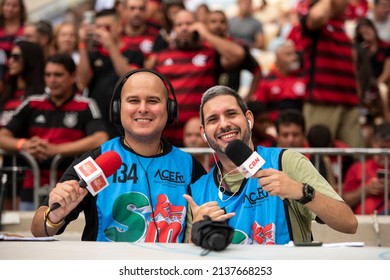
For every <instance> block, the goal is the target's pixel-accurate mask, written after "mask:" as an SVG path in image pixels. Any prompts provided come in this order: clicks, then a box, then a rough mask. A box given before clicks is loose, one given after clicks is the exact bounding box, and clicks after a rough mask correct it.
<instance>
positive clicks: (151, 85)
mask: <svg viewBox="0 0 390 280" xmlns="http://www.w3.org/2000/svg"><path fill="white" fill-rule="evenodd" d="M170 95H171V96H172V97H173V98H171V97H170ZM110 107H111V111H110V119H111V122H112V123H113V124H115V125H117V126H118V128H120V131H121V134H122V137H117V138H114V139H111V140H109V141H108V142H105V143H103V144H102V145H101V146H100V147H98V148H96V149H94V150H92V151H90V152H87V153H86V154H84V155H83V156H82V157H80V158H79V159H77V160H76V161H75V162H74V163H73V164H72V166H70V167H69V168H68V169H67V171H66V172H65V174H64V176H63V177H62V178H61V180H60V182H59V183H58V184H57V185H56V187H55V188H54V189H53V190H52V191H51V193H50V194H49V196H48V197H47V198H46V199H45V201H44V203H43V204H42V205H41V206H40V207H39V208H38V209H37V211H36V213H35V216H34V219H33V222H32V226H31V232H32V233H33V235H34V236H47V235H55V234H61V233H62V232H63V231H64V230H65V228H66V226H67V225H68V224H69V223H70V222H71V221H73V220H75V219H77V217H78V215H79V214H80V212H82V211H84V214H85V219H86V225H85V228H84V232H83V235H82V240H87V241H123V242H182V241H183V239H184V231H185V230H184V229H185V226H186V211H187V202H186V200H185V199H184V198H183V194H185V193H187V188H188V186H189V184H190V183H193V182H195V180H196V179H198V178H199V177H200V176H201V175H203V174H205V173H206V172H205V170H204V168H203V167H202V165H201V164H200V163H199V162H198V161H197V160H196V159H195V158H194V157H192V156H191V155H189V154H188V153H185V152H183V151H181V150H180V149H178V148H176V147H174V146H172V145H171V144H170V143H168V142H167V141H166V140H165V139H163V138H162V137H161V134H162V132H163V130H164V128H165V126H166V124H172V123H174V122H175V121H176V119H177V116H178V112H177V102H176V98H175V94H174V91H173V87H172V85H171V84H170V82H169V81H168V80H167V78H166V77H165V76H162V75H161V74H159V73H157V72H155V71H153V70H147V69H138V70H133V71H130V72H128V73H127V74H125V75H124V76H122V78H121V79H120V80H119V81H118V82H117V84H116V86H115V89H114V92H113V96H112V99H111V104H110ZM108 151H115V152H117V153H118V154H119V155H120V157H121V159H122V165H121V167H120V168H119V169H118V170H117V171H116V173H114V174H113V175H112V176H110V177H108V178H107V180H108V183H109V185H108V186H107V187H106V188H104V189H103V190H102V191H100V192H99V193H98V194H97V195H96V196H93V195H91V194H90V193H89V192H88V191H87V190H86V189H84V188H81V187H80V185H79V183H78V180H79V177H78V176H77V173H76V172H75V170H74V166H75V165H76V164H77V163H79V162H81V161H82V160H84V159H86V158H87V157H88V156H90V157H92V158H93V159H96V158H97V157H98V156H100V155H101V154H103V153H105V152H108ZM54 204H60V205H61V206H60V207H59V208H57V209H55V210H51V209H54V207H53V205H54ZM49 207H50V208H49Z"/></svg>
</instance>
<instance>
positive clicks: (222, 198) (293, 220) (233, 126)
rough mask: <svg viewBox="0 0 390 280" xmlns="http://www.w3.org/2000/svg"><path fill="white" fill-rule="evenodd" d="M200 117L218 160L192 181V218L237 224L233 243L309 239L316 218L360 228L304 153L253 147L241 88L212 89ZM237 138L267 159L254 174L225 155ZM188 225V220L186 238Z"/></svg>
mask: <svg viewBox="0 0 390 280" xmlns="http://www.w3.org/2000/svg"><path fill="white" fill-rule="evenodd" d="M200 118H201V123H202V126H201V133H202V134H204V135H205V137H206V139H207V140H208V143H209V145H210V146H211V148H213V149H214V150H215V151H216V153H217V155H218V158H219V160H220V161H219V162H218V164H217V165H216V166H215V167H214V168H213V169H212V170H211V171H210V172H209V173H208V174H207V175H204V176H202V177H201V178H200V179H199V180H198V181H196V182H195V183H194V184H192V185H191V196H190V195H185V197H186V199H187V201H188V204H189V208H190V209H191V212H192V223H195V222H197V221H200V220H202V219H203V217H204V216H205V215H207V216H209V217H210V218H211V219H212V220H215V221H222V220H227V222H228V224H229V225H230V226H231V227H233V228H234V230H235V232H234V236H233V241H232V243H237V244H287V243H288V242H289V241H292V240H293V241H303V242H310V241H311V240H312V238H313V237H312V232H311V223H312V220H313V219H317V220H318V221H322V222H324V223H326V224H327V225H328V226H330V227H331V228H333V229H334V230H337V231H340V232H344V233H355V232H356V230H357V226H358V222H357V219H356V217H355V216H354V214H353V212H352V210H351V208H350V207H349V206H348V205H347V204H346V203H345V202H344V201H343V200H342V198H341V197H340V196H339V195H338V194H337V193H336V192H335V191H334V189H333V188H332V187H331V186H330V185H329V183H328V182H327V181H326V180H325V179H324V178H323V177H322V176H321V175H320V174H319V173H318V171H317V170H316V169H315V168H314V166H313V165H312V164H311V163H310V161H309V160H308V159H307V158H306V157H305V156H303V155H301V154H299V153H297V152H295V151H293V150H288V149H287V150H284V149H280V148H266V147H261V146H257V147H254V145H253V143H252V140H251V129H252V124H253V122H254V119H253V114H252V112H251V111H250V110H248V108H247V106H246V103H245V102H244V101H243V99H242V98H241V97H240V96H239V95H238V94H237V92H235V91H234V90H232V89H230V88H228V87H225V86H215V87H212V88H210V89H208V90H207V91H206V92H205V93H204V95H203V97H202V103H201V105H200ZM236 139H239V140H241V141H242V142H244V143H245V144H246V145H248V146H249V148H250V149H251V150H254V151H257V153H259V155H260V156H261V157H262V158H263V159H264V160H265V164H264V165H263V166H262V168H261V169H260V170H259V171H258V172H257V173H256V174H255V175H254V176H253V177H251V178H248V179H245V178H244V176H243V175H242V174H241V173H240V172H239V171H238V170H237V166H236V165H235V164H234V163H233V162H232V161H231V160H230V159H229V158H228V157H227V155H226V147H227V145H228V144H229V143H230V142H231V141H233V140H236ZM188 217H189V218H191V216H188ZM41 222H42V221H41ZM190 229H191V223H190V222H189V225H188V235H187V238H188V240H190V233H191V231H190Z"/></svg>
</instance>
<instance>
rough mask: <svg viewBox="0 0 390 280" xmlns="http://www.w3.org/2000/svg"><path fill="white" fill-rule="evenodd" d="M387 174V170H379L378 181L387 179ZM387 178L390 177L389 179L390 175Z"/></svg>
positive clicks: (377, 173)
mask: <svg viewBox="0 0 390 280" xmlns="http://www.w3.org/2000/svg"><path fill="white" fill-rule="evenodd" d="M385 174H386V170H385V169H378V170H377V171H376V177H377V178H378V179H384V178H385ZM387 176H389V177H388V178H390V174H388V175H387Z"/></svg>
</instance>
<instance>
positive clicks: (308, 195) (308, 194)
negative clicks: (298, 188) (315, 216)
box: [298, 184, 315, 204]
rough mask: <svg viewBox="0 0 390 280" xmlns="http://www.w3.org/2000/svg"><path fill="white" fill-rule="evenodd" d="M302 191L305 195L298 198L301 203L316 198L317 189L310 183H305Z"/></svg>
mask: <svg viewBox="0 0 390 280" xmlns="http://www.w3.org/2000/svg"><path fill="white" fill-rule="evenodd" d="M302 192H303V197H302V198H301V199H300V200H298V202H299V203H301V204H306V203H308V202H310V201H312V200H313V199H314V195H315V189H314V188H313V187H312V186H310V185H308V184H304V185H303V189H302Z"/></svg>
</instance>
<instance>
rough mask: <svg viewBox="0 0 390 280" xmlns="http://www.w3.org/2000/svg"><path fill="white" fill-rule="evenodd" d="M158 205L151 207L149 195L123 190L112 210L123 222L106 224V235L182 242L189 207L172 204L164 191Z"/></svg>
mask: <svg viewBox="0 0 390 280" xmlns="http://www.w3.org/2000/svg"><path fill="white" fill-rule="evenodd" d="M155 208H156V210H155V211H152V210H153V209H152V207H151V204H150V202H149V199H148V198H147V197H146V196H145V195H144V194H142V193H137V192H131V193H125V194H122V195H121V196H119V197H118V198H117V199H116V200H115V202H114V205H113V211H112V216H113V219H114V220H115V222H116V223H117V224H118V225H121V226H111V227H108V228H106V229H105V230H104V235H105V236H106V237H107V239H109V240H111V241H116V242H157V241H158V242H163V243H166V242H173V243H175V242H176V243H177V242H180V240H179V236H180V233H181V232H182V230H183V228H184V226H183V224H184V223H185V218H186V215H185V214H186V208H185V207H184V206H176V205H173V204H172V203H171V202H170V201H169V199H168V197H167V196H166V195H165V194H160V195H159V196H158V198H157V204H156V205H155ZM153 218H154V220H155V222H154V221H153ZM157 238H159V240H157Z"/></svg>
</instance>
